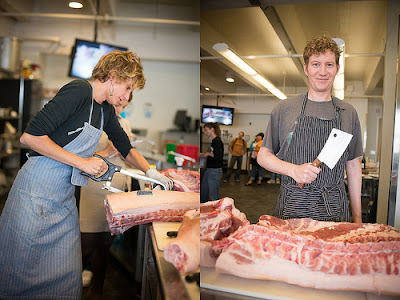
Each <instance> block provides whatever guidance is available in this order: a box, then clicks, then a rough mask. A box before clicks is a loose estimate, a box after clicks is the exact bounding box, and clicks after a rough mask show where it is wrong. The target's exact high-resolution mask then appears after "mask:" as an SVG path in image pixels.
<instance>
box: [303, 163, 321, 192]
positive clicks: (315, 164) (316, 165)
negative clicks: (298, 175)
mask: <svg viewBox="0 0 400 300" xmlns="http://www.w3.org/2000/svg"><path fill="white" fill-rule="evenodd" d="M321 163H322V162H321V161H320V160H319V159H318V158H316V159H314V161H313V162H312V164H311V165H312V166H314V167H317V168H319V166H320V165H321ZM297 185H298V186H299V188H301V189H302V188H303V187H304V183H298V184H297Z"/></svg>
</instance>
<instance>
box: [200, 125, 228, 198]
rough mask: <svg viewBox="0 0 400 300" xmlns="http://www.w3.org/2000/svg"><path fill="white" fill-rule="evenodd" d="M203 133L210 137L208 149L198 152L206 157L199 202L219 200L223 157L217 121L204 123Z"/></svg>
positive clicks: (222, 146) (222, 145)
mask: <svg viewBox="0 0 400 300" xmlns="http://www.w3.org/2000/svg"><path fill="white" fill-rule="evenodd" d="M204 134H205V135H206V136H208V137H210V138H211V139H212V141H211V147H210V150H209V151H208V152H206V153H202V154H200V157H206V158H207V162H206V171H205V173H204V177H203V182H202V183H201V186H200V202H201V203H204V202H207V201H209V197H210V200H219V184H220V181H221V179H222V161H223V157H224V144H223V142H222V140H221V130H220V128H219V124H218V123H207V124H205V125H204Z"/></svg>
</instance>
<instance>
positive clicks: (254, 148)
mask: <svg viewBox="0 0 400 300" xmlns="http://www.w3.org/2000/svg"><path fill="white" fill-rule="evenodd" d="M263 138H264V133H262V132H260V133H259V134H257V135H256V139H255V141H254V142H252V143H251V145H250V150H251V165H252V169H251V174H250V179H249V181H248V182H247V183H246V184H245V185H251V184H252V183H253V181H254V180H255V179H256V178H257V184H258V185H260V184H261V180H262V179H263V171H264V169H263V167H261V166H260V165H259V164H258V163H257V155H258V152H259V151H260V148H261V143H262V140H263Z"/></svg>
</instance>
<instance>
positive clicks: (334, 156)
mask: <svg viewBox="0 0 400 300" xmlns="http://www.w3.org/2000/svg"><path fill="white" fill-rule="evenodd" d="M352 137H353V135H352V134H350V133H347V132H344V131H341V130H339V129H336V128H333V129H332V131H331V133H330V134H329V137H328V140H327V141H326V142H325V145H324V147H323V148H322V150H321V152H320V153H319V155H318V156H317V158H316V159H315V160H314V161H313V162H312V165H313V166H314V167H319V166H320V165H321V163H324V164H325V165H327V166H328V167H329V168H330V169H331V170H332V169H333V168H334V167H335V165H336V163H337V162H338V161H339V159H340V157H341V156H342V154H343V153H344V151H345V150H346V148H347V146H348V145H349V143H350V141H351V139H352ZM298 186H299V187H300V188H301V189H302V188H303V186H304V183H298Z"/></svg>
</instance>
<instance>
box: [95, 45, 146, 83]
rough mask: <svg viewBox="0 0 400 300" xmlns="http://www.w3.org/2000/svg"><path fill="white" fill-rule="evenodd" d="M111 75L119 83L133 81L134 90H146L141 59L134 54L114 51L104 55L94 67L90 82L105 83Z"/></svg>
mask: <svg viewBox="0 0 400 300" xmlns="http://www.w3.org/2000/svg"><path fill="white" fill-rule="evenodd" d="M110 75H112V76H113V77H115V78H116V80H117V81H118V82H125V81H128V80H133V89H138V90H141V89H143V88H144V84H145V82H146V78H145V77H144V75H143V66H142V64H141V62H140V58H139V57H137V56H136V55H135V54H134V53H133V52H129V51H121V50H113V51H111V52H110V53H108V54H106V55H103V56H102V57H101V58H100V60H99V62H98V63H97V65H96V67H94V69H93V72H92V76H91V77H90V79H89V80H90V81H93V80H95V79H98V80H100V81H101V82H105V81H107V80H108V79H109V78H110Z"/></svg>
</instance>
